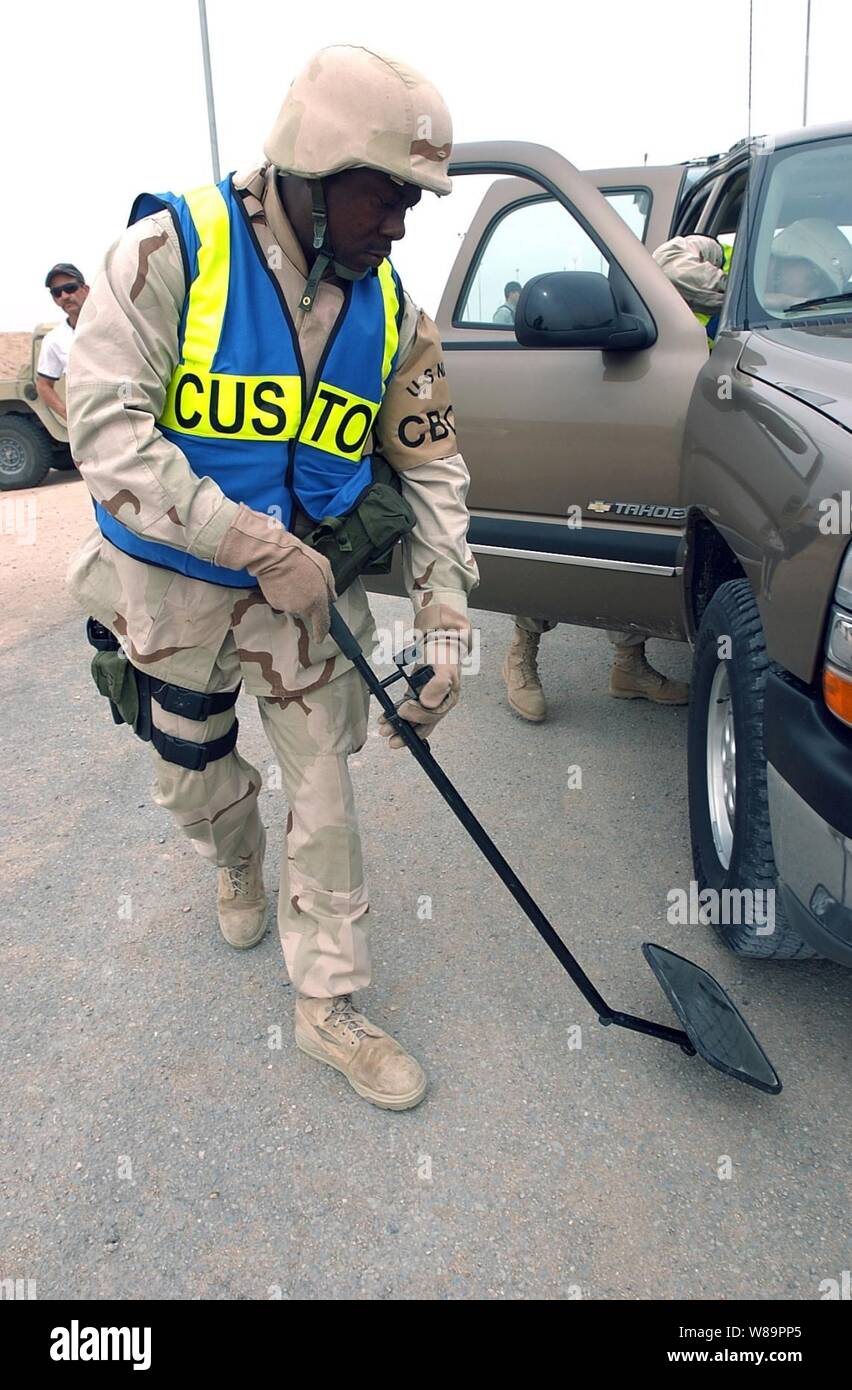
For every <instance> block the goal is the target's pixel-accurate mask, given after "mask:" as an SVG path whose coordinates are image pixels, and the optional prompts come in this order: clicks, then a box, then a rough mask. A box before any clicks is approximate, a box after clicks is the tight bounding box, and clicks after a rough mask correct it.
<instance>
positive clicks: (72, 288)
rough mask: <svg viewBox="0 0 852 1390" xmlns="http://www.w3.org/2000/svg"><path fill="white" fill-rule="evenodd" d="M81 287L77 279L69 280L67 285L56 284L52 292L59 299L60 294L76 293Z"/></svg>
mask: <svg viewBox="0 0 852 1390" xmlns="http://www.w3.org/2000/svg"><path fill="white" fill-rule="evenodd" d="M79 288H80V286H79V285H78V284H77V283H76V282H75V281H71V280H69V282H68V283H67V284H66V285H54V286H53V288H52V289H51V291H50V293H51V294H52V295H53V298H54V299H59V297H60V295H63V294H76V293H77V291H78V289H79Z"/></svg>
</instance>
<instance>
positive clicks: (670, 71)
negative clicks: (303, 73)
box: [0, 0, 852, 330]
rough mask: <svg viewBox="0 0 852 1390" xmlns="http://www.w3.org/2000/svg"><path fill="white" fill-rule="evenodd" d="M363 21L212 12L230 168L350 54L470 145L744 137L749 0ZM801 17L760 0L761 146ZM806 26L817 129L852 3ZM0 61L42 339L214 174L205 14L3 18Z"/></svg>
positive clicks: (13, 299)
mask: <svg viewBox="0 0 852 1390" xmlns="http://www.w3.org/2000/svg"><path fill="white" fill-rule="evenodd" d="M362 8H363V18H362V19H358V18H356V15H357V10H358V7H357V6H356V5H354V4H352V3H351V0H350V3H348V4H345V5H344V4H343V3H340V0H322V3H313V4H304V5H288V4H285V3H275V0H208V6H207V10H208V20H209V28H210V46H211V53H212V62H213V79H214V85H215V93H216V116H217V124H218V131H219V149H220V160H221V167H222V171H223V172H225V171H226V170H229V169H233V168H238V169H246V168H249V167H251V166H252V164H253V163H255V162H259V161H260V156H261V149H262V144H263V140H264V137H265V135H266V132H267V130H268V128H269V126H270V125H271V123H272V121H273V119H274V117H275V114H276V112H277V110H278V107H279V105H280V103H281V100H282V98H283V96H284V93H285V91H286V88H287V86H288V84H289V81H290V78H291V77H292V76H293V74H294V73H295V72H296V71H297V70H298V69H299V68H300V67H301V66H302V65H303V64H304V62H305V60H306V59H307V58H308V57H309V56H310V54H311V53H312V52H313V51H314V50H315V49H317V48H320V47H322V46H323V45H325V44H329V43H341V42H344V43H365V44H368V45H369V46H371V47H375V48H379V49H383V50H384V51H386V52H388V53H392V54H395V55H397V56H399V57H401V58H404V59H406V60H407V61H408V62H410V63H412V64H413V65H414V66H415V67H418V68H420V69H421V70H422V71H423V72H424V73H426V74H427V75H428V76H429V77H430V78H431V79H432V80H433V81H434V82H435V83H436V85H437V86H438V87H439V88H440V89H441V91H442V92H443V95H444V97H445V98H446V100H447V103H448V105H449V107H450V110H451V112H452V114H453V121H454V126H455V138H456V141H457V142H459V141H463V140H478V139H501V138H502V139H506V138H512V139H521V140H533V141H537V142H539V143H541V144H546V145H552V146H553V147H554V148H555V149H557V150H559V151H560V153H562V154H564V155H565V156H566V157H567V158H568V159H570V160H571V162H572V163H574V164H576V165H578V166H579V167H580V168H600V167H607V166H610V165H624V164H641V163H642V161H643V159H644V157H645V155H646V154H647V156H648V162H649V163H651V164H661V163H674V162H677V161H679V160H683V159H688V158H692V157H695V156H698V155H703V154H709V153H713V152H716V151H719V150H724V149H727V148H728V147H729V146H730V145H731V144H733V142H734V141H735V140H738V139H740V138H741V137H742V136H744V135H745V134H746V130H747V116H748V105H747V95H748V11H749V6H748V0H704V3H698V4H690V3H683V0H678V2H677V3H667V0H663V2H662V3H661V2H660V0H657V3H646V4H637V3H635V0H595V2H594V3H591V4H590V3H589V0H581V3H575V0H569V2H568V3H565V2H564V0H563V3H561V4H560V5H559V7H558V8H557V5H555V4H554V3H552V2H551V3H549V4H540V3H538V0H527V3H525V4H523V5H518V4H513V5H500V4H496V3H490V4H480V3H477V0H461V2H460V3H456V4H453V5H448V4H446V3H443V4H424V3H422V0H406V3H403V4H398V5H394V6H382V5H378V6H377V5H375V4H371V5H370V6H369V7H368V6H367V5H364V6H363V7H362ZM805 12H806V0H754V64H753V88H752V130H753V132H754V133H769V132H772V131H781V130H787V129H790V128H791V127H794V126H799V125H801V123H802V80H803V67H804V34H805ZM811 14H812V18H811V68H810V99H809V107H808V124H809V125H810V124H819V123H822V122H826V121H836V120H848V119H852V99H850V95H849V57H850V54H852V4H850V3H849V0H812V6H811ZM3 54H4V62H3V79H2V82H0V121H2V127H0V128H2V135H3V168H4V174H5V179H4V195H5V196H4V205H3V217H2V219H0V247H2V253H3V254H2V265H3V275H2V290H0V330H9V329H28V328H30V327H32V326H33V324H35V323H36V322H37V321H39V320H41V319H51V318H55V317H56V315H55V313H54V312H53V311H52V306H51V305H50V302H49V300H48V296H47V292H46V290H45V289H44V288H43V280H44V275H45V272H46V270H47V268H48V267H49V266H50V265H51V264H52V263H53V262H54V261H57V260H66V259H67V260H71V261H74V262H75V263H76V264H78V265H79V266H80V267H81V269H82V270H83V271H84V272H85V274H86V275H87V277H88V278H89V280H91V279H92V278H93V276H94V273H95V270H96V268H97V265H98V262H99V261H100V259H101V257H102V255H103V253H104V251H105V249H106V247H107V246H108V245H109V244H110V243H111V242H112V241H113V240H114V239H115V238H116V236H118V234H119V233H120V231H121V229H122V227H123V226H124V225H125V224H126V222H127V215H128V211H129V209H130V205H131V203H132V201H133V198H134V196H135V194H136V193H137V192H139V191H140V190H143V189H150V190H154V191H156V190H160V189H165V188H171V189H174V190H176V191H181V190H183V189H185V188H192V187H194V186H196V185H197V184H199V183H203V182H205V181H206V180H208V179H209V178H210V172H211V166H210V147H209V140H208V132H207V115H206V106H205V100H204V82H203V69H202V63H201V50H200V43H199V28H198V7H197V4H196V0H144V3H139V0H133V3H128V2H127V0H113V3H102V0H89V2H87V0H65V3H56V0H41V3H39V4H38V5H33V6H27V7H24V6H23V5H20V4H18V5H15V6H14V7H12V6H8V7H4V13H3ZM424 196H425V197H427V198H428V197H430V196H431V195H429V194H426V195H424ZM413 216H416V213H415V214H413ZM426 307H427V308H428V307H430V306H429V305H427V306H426Z"/></svg>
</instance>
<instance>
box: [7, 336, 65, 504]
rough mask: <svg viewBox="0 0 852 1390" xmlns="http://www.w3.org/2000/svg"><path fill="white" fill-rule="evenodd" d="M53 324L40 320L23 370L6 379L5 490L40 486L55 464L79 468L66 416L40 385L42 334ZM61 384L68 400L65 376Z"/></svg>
mask: <svg viewBox="0 0 852 1390" xmlns="http://www.w3.org/2000/svg"><path fill="white" fill-rule="evenodd" d="M53 326H54V325H53V324H52V323H40V324H39V325H38V327H37V328H36V329H35V330H34V332H33V335H32V341H31V343H30V352H29V356H28V358H27V360H26V361H25V362H24V363H23V364H22V366H21V368H20V370H19V371H18V373H17V375H16V376H12V377H3V378H0V492H2V491H10V490H15V489H18V488H25V487H37V486H38V484H39V483H40V482H42V481H43V480H44V479H45V478H46V477H47V474H48V473H49V472H50V470H51V468H59V469H69V468H73V467H74V464H73V462H72V460H71V454H70V451H69V448H68V430H67V428H66V426H65V421H64V420H63V419H61V417H60V416H59V415H57V414H55V412H54V411H52V410H50V409H49V408H48V406H46V405H45V403H44V401H43V400H42V399H41V397H40V396H39V394H38V391H37V390H36V384H35V382H36V366H37V364H38V357H39V352H40V350H41V343H42V339H43V338H44V335H45V334H46V333H48V332H49V331H50V329H51V328H53ZM56 389H57V391H58V392H59V394H60V396H62V398H63V399H64V391H65V378H64V377H60V379H59V381H58V382H56Z"/></svg>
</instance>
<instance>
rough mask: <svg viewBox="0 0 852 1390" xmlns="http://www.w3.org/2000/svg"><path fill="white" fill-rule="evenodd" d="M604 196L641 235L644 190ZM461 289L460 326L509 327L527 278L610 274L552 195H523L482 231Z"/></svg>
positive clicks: (646, 200)
mask: <svg viewBox="0 0 852 1390" xmlns="http://www.w3.org/2000/svg"><path fill="white" fill-rule="evenodd" d="M604 196H605V197H606V198H607V201H608V202H609V203H610V205H611V206H612V207H613V208H614V209H615V211H616V212H617V213H618V214H619V216H620V217H621V218H622V219H623V221H625V222H626V223H627V225H628V227H630V228H631V230H632V231H633V232H635V234H636V235H637V236H638V237H639V238H640V240H641V239H642V237H643V236H644V234H645V228H646V226H647V221H648V214H649V212H650V209H651V195H650V192H649V190H648V189H646V188H640V189H612V190H609V191H607V192H605V194H604ZM474 266H475V269H474V273H473V276H472V277H471V279H470V280H469V281H468V283H467V286H466V289H465V290H464V291H463V294H462V301H461V305H460V307H459V310H458V312H457V315H456V319H455V322H456V324H457V325H458V326H459V327H464V328H471V327H478V328H481V327H489V328H494V329H499V328H503V329H506V328H511V327H512V325H513V323H514V321H515V305H516V303H517V300H518V297H519V295H520V293H521V290H522V289H523V287H524V285H525V284H526V283H527V281H528V280H531V279H532V278H533V276H535V275H543V274H546V273H548V272H550V271H558V270H591V271H596V272H597V273H598V274H599V275H606V276H608V275H609V269H610V267H609V261H608V259H607V257H606V256H605V255H604V253H603V252H602V251H601V250H600V248H599V247H598V246H597V244H596V243H595V242H594V241H593V240H592V238H591V237H590V236H589V234H588V232H587V231H586V230H585V228H583V227H582V226H581V225H580V223H579V222H578V221H577V219H576V218H575V217H574V216H573V215H572V214H571V213H570V212H569V211H568V209H567V208H566V207H564V206H563V205H562V203H559V202H557V201H556V199H555V198H537V199H535V200H531V199H528V200H527V201H525V202H523V203H518V204H516V205H515V206H514V207H511V208H509V209H508V210H507V211H506V212H505V213H504V214H503V215H502V216H501V217H500V218H499V220H497V221H496V222H495V223H493V224H492V225H491V227H489V229H488V230H487V231H486V233H485V235H484V237H483V239H482V243H481V244H480V247H479V249H478V253H477V256H476V258H475V260H474Z"/></svg>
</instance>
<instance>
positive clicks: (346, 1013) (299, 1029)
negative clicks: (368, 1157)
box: [296, 994, 426, 1110]
mask: <svg viewBox="0 0 852 1390" xmlns="http://www.w3.org/2000/svg"><path fill="white" fill-rule="evenodd" d="M296 1044H297V1046H298V1047H300V1048H301V1049H302V1051H303V1052H307V1054H308V1056H309V1057H313V1058H315V1059H316V1061H317V1062H325V1063H326V1064H327V1065H328V1066H330V1067H334V1068H335V1070H336V1071H342V1072H343V1075H344V1076H345V1077H346V1080H347V1081H348V1082H349V1085H350V1086H351V1087H352V1088H353V1089H354V1090H356V1091H357V1092H358V1094H359V1096H363V1097H364V1099H365V1100H369V1101H371V1102H372V1104H373V1105H379V1106H381V1107H382V1109H383V1110H410V1109H411V1107H412V1106H414V1105H418V1104H419V1103H420V1101H421V1100H422V1099H423V1097H424V1095H425V1094H426V1073H425V1072H424V1070H423V1068H422V1067H421V1065H420V1063H419V1062H417V1061H415V1059H414V1058H413V1057H410V1056H409V1055H408V1053H407V1052H406V1051H405V1049H404V1048H403V1047H402V1046H401V1045H400V1044H399V1043H398V1042H397V1041H396V1039H395V1038H392V1037H390V1036H389V1035H388V1034H387V1033H385V1032H383V1031H382V1029H381V1028H377V1027H376V1025H375V1023H371V1022H370V1020H369V1019H368V1018H366V1017H365V1016H364V1014H359V1013H358V1012H357V1010H356V1009H355V1007H354V1005H353V1003H352V995H351V994H340V995H338V996H337V998H336V999H309V998H308V997H307V996H306V995H304V994H300V995H299V997H298V999H297V1000H296Z"/></svg>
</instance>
